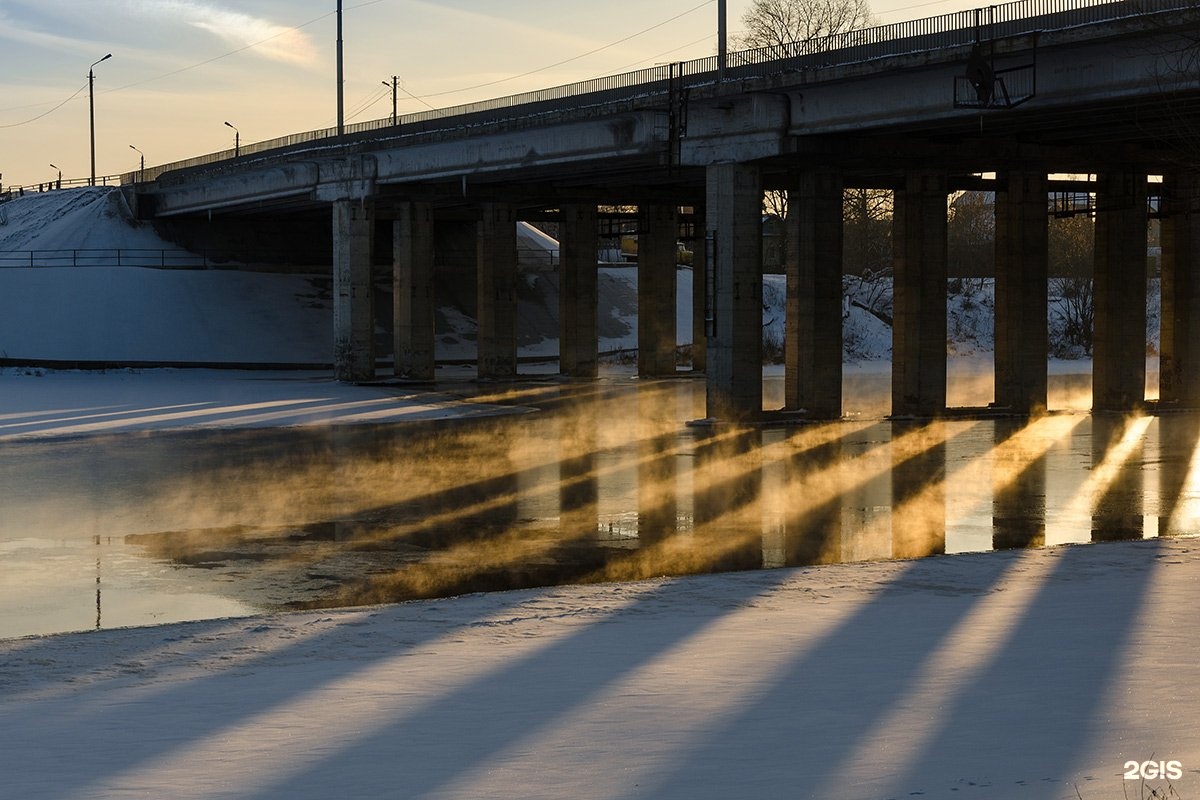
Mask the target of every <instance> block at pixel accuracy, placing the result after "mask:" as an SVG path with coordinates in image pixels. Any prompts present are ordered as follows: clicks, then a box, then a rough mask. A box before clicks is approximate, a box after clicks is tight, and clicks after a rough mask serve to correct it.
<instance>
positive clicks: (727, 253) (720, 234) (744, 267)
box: [706, 163, 762, 420]
mask: <svg viewBox="0 0 1200 800" xmlns="http://www.w3.org/2000/svg"><path fill="white" fill-rule="evenodd" d="M706 178H707V192H708V202H707V206H706V207H707V214H706V217H707V219H706V229H707V236H708V237H709V240H710V241H709V244H710V252H711V256H712V262H711V264H710V265H709V269H711V270H712V275H711V276H709V279H708V285H709V287H710V293H711V297H710V300H709V307H710V309H711V312H712V323H711V325H712V330H711V332H710V335H709V339H708V353H707V381H706V384H707V385H706V389H707V392H706V398H707V408H708V411H707V413H708V416H709V417H712V418H716V419H722V420H737V419H752V418H755V417H759V416H761V414H762V175H761V173H760V171H759V169H758V168H757V167H754V166H749V165H746V164H732V163H729V164H716V165H714V166H710V167H708V168H707V175H706Z"/></svg>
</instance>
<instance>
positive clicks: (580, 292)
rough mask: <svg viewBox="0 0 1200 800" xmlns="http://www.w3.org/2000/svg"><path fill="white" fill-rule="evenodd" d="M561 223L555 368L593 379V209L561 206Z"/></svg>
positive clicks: (596, 356) (596, 290) (596, 349)
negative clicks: (556, 360) (557, 335)
mask: <svg viewBox="0 0 1200 800" xmlns="http://www.w3.org/2000/svg"><path fill="white" fill-rule="evenodd" d="M560 224H561V228H560V236H559V262H558V265H559V266H558V268H559V280H558V312H559V313H558V330H559V337H558V341H559V357H558V362H559V365H558V369H559V372H561V373H562V374H563V375H567V376H569V377H572V378H595V377H596V375H597V374H598V373H599V361H600V338H599V337H600V334H599V327H598V314H599V303H600V300H599V296H600V287H599V277H600V275H599V269H598V266H597V253H598V252H599V229H598V228H597V223H596V206H594V205H568V206H564V207H563V209H562V221H561V223H560Z"/></svg>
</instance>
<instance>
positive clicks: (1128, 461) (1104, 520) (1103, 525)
mask: <svg viewBox="0 0 1200 800" xmlns="http://www.w3.org/2000/svg"><path fill="white" fill-rule="evenodd" d="M1127 427H1128V420H1127V419H1126V418H1124V417H1118V416H1110V415H1107V414H1094V415H1092V469H1093V470H1095V469H1096V468H1097V467H1099V466H1100V465H1101V464H1102V463H1103V462H1104V460H1105V458H1106V457H1107V456H1108V454H1109V451H1110V450H1112V449H1113V448H1114V447H1116V446H1117V445H1118V444H1119V443H1120V442H1121V439H1122V437H1123V436H1124V434H1125V431H1126V430H1127ZM1144 454H1145V443H1144V441H1142V440H1139V441H1138V442H1137V443H1136V444H1135V445H1134V447H1133V448H1132V449H1131V450H1130V451H1129V454H1128V456H1127V457H1126V458H1125V460H1124V461H1123V462H1122V463H1120V464H1118V465H1116V470H1115V474H1114V476H1113V480H1112V482H1111V483H1109V485H1108V486H1107V487H1106V488H1105V489H1104V491H1103V492H1102V493H1101V494H1100V496H1099V497H1097V498H1096V500H1095V504H1094V505H1093V507H1092V541H1093V542H1112V541H1121V540H1124V539H1141V538H1142V535H1143V517H1142V514H1143V502H1144V501H1143V497H1142V492H1143V489H1144V486H1143V476H1142V461H1143V456H1144Z"/></svg>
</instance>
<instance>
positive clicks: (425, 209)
mask: <svg viewBox="0 0 1200 800" xmlns="http://www.w3.org/2000/svg"><path fill="white" fill-rule="evenodd" d="M397 214H398V216H397V218H396V220H394V221H393V222H392V256H393V257H392V310H393V320H394V322H393V327H394V331H393V333H394V344H395V349H394V352H395V367H394V371H395V374H396V375H397V376H399V377H404V378H411V379H413V380H420V381H431V380H433V378H434V372H435V367H436V363H435V360H434V322H435V307H436V302H435V296H434V278H433V275H434V244H433V243H434V235H433V208H432V206H430V204H429V203H412V202H404V203H400V204H399V206H398V208H397Z"/></svg>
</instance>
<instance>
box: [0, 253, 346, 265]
mask: <svg viewBox="0 0 1200 800" xmlns="http://www.w3.org/2000/svg"><path fill="white" fill-rule="evenodd" d="M252 255H253V254H251V256H252ZM263 255H264V256H270V258H266V257H264V258H262V259H261V260H257V259H255V258H253V257H247V256H242V257H240V258H239V259H238V260H236V261H233V260H231V259H229V258H228V257H227V256H225V255H223V254H219V253H215V252H207V251H202V252H199V253H194V252H192V251H190V250H170V249H168V250H153V249H137V248H109V249H105V248H87V249H78V250H9V251H4V252H0V269H29V268H40V267H146V268H150V269H238V268H240V267H244V266H247V265H271V266H276V267H291V266H309V265H311V262H312V259H311V258H291V257H287V256H286V255H285V256H284V257H281V256H280V254H279V253H277V252H274V251H271V252H269V253H268V252H264V254H263ZM326 266H327V265H326Z"/></svg>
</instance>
